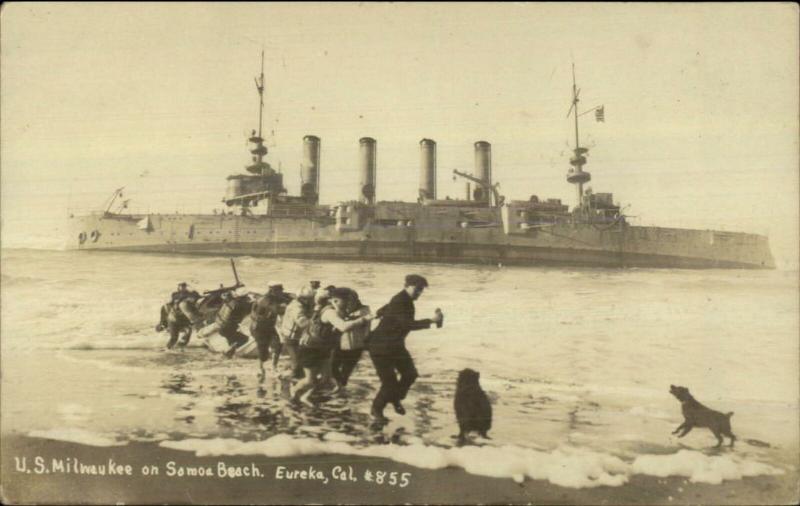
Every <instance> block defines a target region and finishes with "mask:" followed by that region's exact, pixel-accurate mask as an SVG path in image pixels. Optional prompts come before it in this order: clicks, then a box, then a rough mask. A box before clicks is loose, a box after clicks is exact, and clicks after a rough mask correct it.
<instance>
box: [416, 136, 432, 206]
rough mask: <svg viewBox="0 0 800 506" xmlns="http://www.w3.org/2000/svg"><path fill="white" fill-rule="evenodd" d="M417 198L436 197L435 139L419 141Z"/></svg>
mask: <svg viewBox="0 0 800 506" xmlns="http://www.w3.org/2000/svg"><path fill="white" fill-rule="evenodd" d="M419 154H420V165H419V198H420V200H422V199H431V200H434V199H436V141H433V140H431V139H422V140H421V141H419Z"/></svg>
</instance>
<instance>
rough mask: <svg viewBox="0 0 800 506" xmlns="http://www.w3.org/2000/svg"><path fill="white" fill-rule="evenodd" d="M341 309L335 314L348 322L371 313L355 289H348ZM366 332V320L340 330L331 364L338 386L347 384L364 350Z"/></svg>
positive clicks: (367, 330) (367, 326)
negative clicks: (340, 335) (338, 340)
mask: <svg viewBox="0 0 800 506" xmlns="http://www.w3.org/2000/svg"><path fill="white" fill-rule="evenodd" d="M332 300H335V299H332ZM334 305H335V304H334ZM341 309H342V311H341V313H337V315H338V316H342V317H343V319H344V320H346V321H348V322H349V321H353V320H357V319H359V318H361V317H362V316H367V315H370V313H371V312H370V309H369V306H365V305H364V304H362V303H361V299H359V297H358V293H357V292H356V291H355V290H349V292H348V293H347V300H346V302H344V303H343V307H342V308H341ZM370 319H371V318H370ZM368 334H369V321H368V320H367V321H365V323H364V324H361V325H356V326H355V327H353V328H350V329H348V330H344V331H343V332H342V337H341V339H340V342H339V346H338V347H337V348H335V349H334V350H333V364H332V369H333V379H334V380H336V383H337V385H338V386H339V388H342V387H345V386H347V381H348V380H349V379H350V375H351V374H353V369H355V367H356V365H357V364H358V361H359V360H360V359H361V355H362V353H363V352H364V348H365V347H366V339H367V335H368Z"/></svg>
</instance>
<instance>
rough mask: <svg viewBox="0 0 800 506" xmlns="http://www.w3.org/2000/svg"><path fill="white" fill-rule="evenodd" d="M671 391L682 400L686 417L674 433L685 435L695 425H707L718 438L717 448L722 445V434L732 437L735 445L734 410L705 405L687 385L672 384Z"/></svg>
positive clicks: (679, 435) (682, 409)
mask: <svg viewBox="0 0 800 506" xmlns="http://www.w3.org/2000/svg"><path fill="white" fill-rule="evenodd" d="M669 393H671V394H672V395H674V396H675V397H676V398H677V399H678V400H679V401H681V411H683V418H684V420H683V423H682V424H680V425H679V426H678V428H677V429H675V430H674V431H673V432H672V433H673V434H678V432H680V434H678V437H683V436H685V435H686V434H688V433H689V431H690V430H692V429H694V428H695V427H705V428H707V429H709V430H711V432H713V433H714V436H715V437H716V438H717V446H716V447H717V448H719V447H720V446H721V445H722V436H728V437H729V438H731V446H733V442H734V441H736V436H734V435H733V432H731V415H733V411H731V412H730V413H720V412H719V411H714V410H713V409H710V408H707V407H705V406H703V405H702V404H700V403H699V402H697V400H695V398H694V397H692V394H690V393H689V389H688V388H686V387H676V386H675V385H670V386H669ZM681 431H682V432H681Z"/></svg>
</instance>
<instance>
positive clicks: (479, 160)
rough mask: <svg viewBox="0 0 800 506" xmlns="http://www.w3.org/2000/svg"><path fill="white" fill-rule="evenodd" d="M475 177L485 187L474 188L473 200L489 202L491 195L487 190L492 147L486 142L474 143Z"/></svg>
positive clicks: (490, 174) (490, 176)
mask: <svg viewBox="0 0 800 506" xmlns="http://www.w3.org/2000/svg"><path fill="white" fill-rule="evenodd" d="M475 177H477V178H478V179H480V180H481V181H483V182H484V184H485V185H486V188H481V187H480V186H477V185H476V187H475V191H474V193H473V195H474V197H475V200H482V201H484V202H490V199H491V194H490V192H489V191H488V190H487V188H488V187H489V186H491V185H492V145H491V144H489V143H488V142H486V141H478V142H476V143H475Z"/></svg>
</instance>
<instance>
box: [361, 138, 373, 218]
mask: <svg viewBox="0 0 800 506" xmlns="http://www.w3.org/2000/svg"><path fill="white" fill-rule="evenodd" d="M358 144H359V148H358V150H359V160H360V161H361V171H360V172H361V174H360V177H359V183H358V187H359V189H360V191H361V192H360V195H359V196H358V198H359V200H360V201H361V202H363V203H365V204H374V203H375V163H376V155H377V149H376V141H375V139H373V138H372V137H362V138H361V139H359V141H358Z"/></svg>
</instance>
